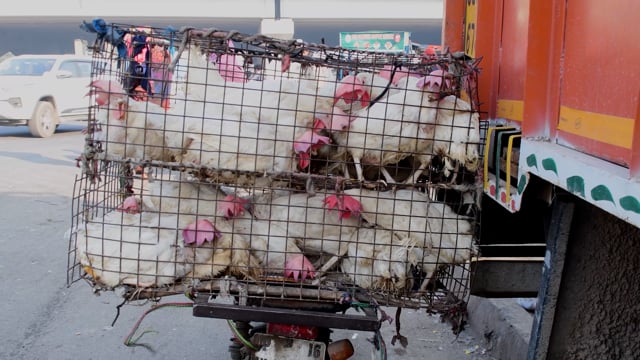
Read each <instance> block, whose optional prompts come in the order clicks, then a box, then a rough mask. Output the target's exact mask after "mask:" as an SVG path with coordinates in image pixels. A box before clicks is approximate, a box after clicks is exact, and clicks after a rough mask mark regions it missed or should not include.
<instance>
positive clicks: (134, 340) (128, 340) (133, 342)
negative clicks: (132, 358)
mask: <svg viewBox="0 0 640 360" xmlns="http://www.w3.org/2000/svg"><path fill="white" fill-rule="evenodd" d="M167 307H168V308H191V307H193V303H192V302H184V303H179V302H170V303H164V304H159V305H153V306H151V308H149V309H148V310H147V311H145V312H144V313H143V314H142V316H140V318H138V320H137V321H136V323H135V324H134V325H133V328H132V329H131V331H130V332H129V334H128V335H127V337H125V338H124V344H125V345H126V346H130V347H131V346H142V347H144V348H147V349H149V350H150V351H154V350H153V348H152V347H151V346H150V345H148V344H144V343H139V342H138V341H139V340H140V339H141V338H142V337H143V336H144V335H145V334H149V333H158V332H157V331H155V330H144V331H143V332H141V333H140V334H139V335H138V336H135V335H136V333H137V331H138V328H139V327H140V324H141V323H142V320H144V318H145V317H146V316H147V315H149V313H151V312H153V311H156V310H158V309H162V308H167ZM134 336H135V337H134Z"/></svg>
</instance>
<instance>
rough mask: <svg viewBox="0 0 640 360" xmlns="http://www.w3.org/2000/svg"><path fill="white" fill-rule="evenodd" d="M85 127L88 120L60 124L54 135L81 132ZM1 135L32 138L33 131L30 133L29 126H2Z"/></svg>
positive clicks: (0, 128) (0, 127)
mask: <svg viewBox="0 0 640 360" xmlns="http://www.w3.org/2000/svg"><path fill="white" fill-rule="evenodd" d="M85 127H87V124H86V122H84V123H82V122H79V123H72V124H60V126H58V128H57V129H56V132H55V133H54V134H53V136H56V135H60V134H66V133H72V132H79V131H82V129H84V128H85ZM0 137H17V138H31V137H32V136H31V133H29V128H28V127H27V126H0Z"/></svg>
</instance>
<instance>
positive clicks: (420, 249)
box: [345, 189, 475, 287]
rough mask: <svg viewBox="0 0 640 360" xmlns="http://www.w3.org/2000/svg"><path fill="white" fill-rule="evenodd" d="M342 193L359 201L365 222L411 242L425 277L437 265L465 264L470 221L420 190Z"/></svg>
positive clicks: (469, 250)
mask: <svg viewBox="0 0 640 360" xmlns="http://www.w3.org/2000/svg"><path fill="white" fill-rule="evenodd" d="M345 193H346V194H349V195H351V196H353V197H354V198H356V199H357V200H359V201H360V203H361V204H362V217H363V219H365V220H366V221H367V222H368V223H370V224H372V225H373V224H375V225H377V226H380V227H382V228H384V229H388V230H392V231H393V232H395V233H396V234H398V235H399V236H401V237H409V238H411V239H413V241H415V245H416V246H415V247H414V248H413V251H414V252H415V253H416V255H417V258H418V262H419V263H420V265H421V266H422V268H423V271H424V272H425V273H426V274H427V275H428V276H427V278H429V277H430V276H431V275H433V273H434V271H435V270H436V269H437V267H438V266H440V265H446V264H461V263H465V262H467V261H469V260H470V259H471V256H472V255H473V254H474V252H475V245H474V244H473V229H472V226H471V222H470V221H469V220H468V219H467V218H465V217H461V216H459V215H457V214H456V213H455V212H454V211H453V210H452V209H451V207H449V206H448V205H446V204H444V203H440V202H434V201H431V200H430V199H429V197H428V196H427V195H426V194H424V193H421V192H417V191H413V190H404V189H402V190H397V191H396V192H395V194H394V193H393V192H390V191H387V192H375V191H371V190H366V189H349V190H346V191H345ZM424 286H426V284H423V287H424Z"/></svg>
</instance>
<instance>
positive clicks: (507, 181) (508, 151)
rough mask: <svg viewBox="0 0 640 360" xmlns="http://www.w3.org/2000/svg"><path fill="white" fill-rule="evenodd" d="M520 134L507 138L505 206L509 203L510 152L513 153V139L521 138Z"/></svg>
mask: <svg viewBox="0 0 640 360" xmlns="http://www.w3.org/2000/svg"><path fill="white" fill-rule="evenodd" d="M521 137H522V134H518V135H511V136H509V142H508V145H507V166H505V167H506V169H505V170H506V173H507V175H506V179H505V181H506V185H505V187H506V189H505V193H506V195H507V204H508V203H509V202H510V201H511V152H512V151H513V139H516V138H521Z"/></svg>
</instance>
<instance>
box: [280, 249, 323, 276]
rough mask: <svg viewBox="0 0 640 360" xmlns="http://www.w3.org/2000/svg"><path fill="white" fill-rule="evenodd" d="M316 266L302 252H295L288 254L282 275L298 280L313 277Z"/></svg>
mask: <svg viewBox="0 0 640 360" xmlns="http://www.w3.org/2000/svg"><path fill="white" fill-rule="evenodd" d="M315 271H316V268H315V267H313V264H311V261H309V259H307V257H306V256H304V255H302V254H296V255H293V256H289V257H288V259H287V262H286V263H285V264H284V276H285V277H292V278H293V279H294V280H296V281H298V278H300V281H302V280H304V279H306V278H307V277H308V278H309V279H313V278H314V277H315V276H316V272H315Z"/></svg>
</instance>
